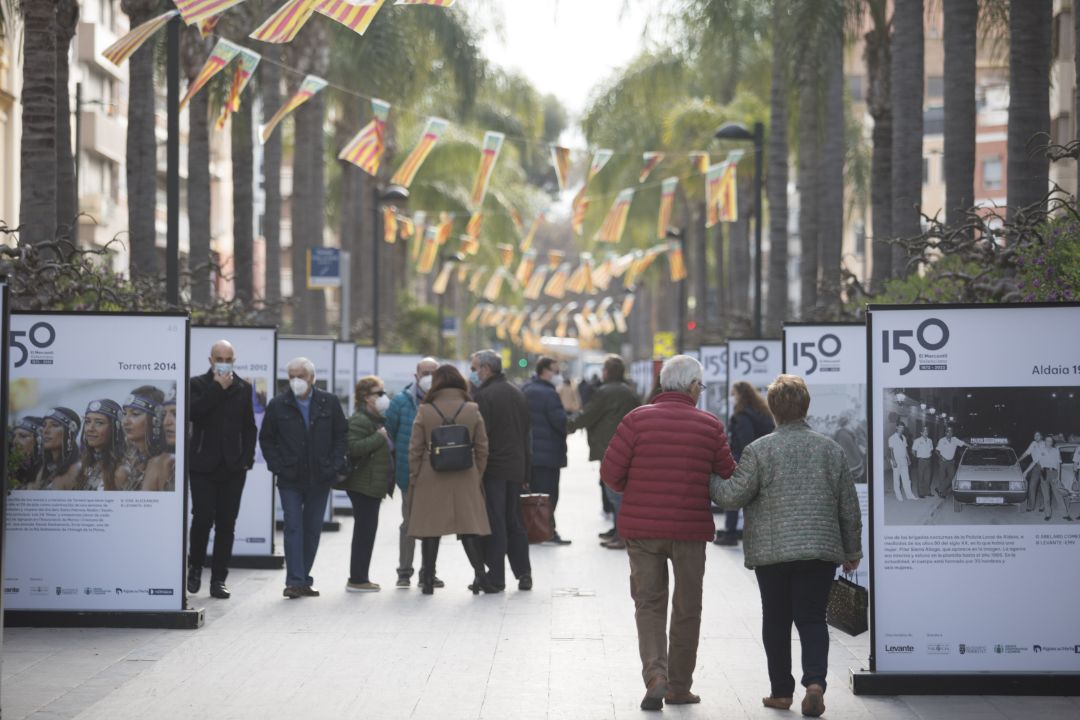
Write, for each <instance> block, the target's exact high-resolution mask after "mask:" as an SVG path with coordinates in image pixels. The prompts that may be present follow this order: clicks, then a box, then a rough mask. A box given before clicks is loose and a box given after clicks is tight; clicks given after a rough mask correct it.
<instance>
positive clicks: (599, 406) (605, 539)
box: [566, 355, 641, 550]
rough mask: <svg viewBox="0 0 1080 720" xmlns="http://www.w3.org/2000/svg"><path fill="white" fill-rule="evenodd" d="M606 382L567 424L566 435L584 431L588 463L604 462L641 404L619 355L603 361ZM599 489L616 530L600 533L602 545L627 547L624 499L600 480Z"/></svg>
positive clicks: (613, 548) (617, 548)
mask: <svg viewBox="0 0 1080 720" xmlns="http://www.w3.org/2000/svg"><path fill="white" fill-rule="evenodd" d="M600 372H601V374H602V375H603V383H602V384H601V385H600V386H599V387H598V388H596V389H595V390H593V392H592V394H591V395H590V397H589V401H588V402H587V403H585V407H584V409H583V410H582V411H581V414H580V415H576V416H574V417H572V418H570V421H569V422H568V423H567V425H566V430H567V432H576V431H577V430H580V429H582V428H584V429H585V432H586V433H587V434H588V437H589V461H590V462H592V461H594V460H603V459H604V453H605V452H606V451H607V448H608V443H610V442H611V438H612V437H614V435H615V430H616V429H617V428H618V427H619V423H620V422H622V419H623V418H624V417H626V414H627V413H628V412H630V411H631V410H633V409H634V408H636V407H638V406H639V405H641V400H640V399H639V398H638V396H637V393H635V392H634V390H633V388H631V387H630V386H629V385H627V384H626V364H625V363H623V359H622V358H621V357H619V356H618V355H608V356H607V357H606V358H604V365H603V368H602V369H601V371H600ZM600 487H601V488H602V489H603V492H604V496H605V497H606V498H607V499H608V502H610V503H611V507H612V510H613V515H614V518H615V527H613V528H611V529H610V530H608V531H607V532H603V533H600V538H601V540H602V542H601V543H600V544H601V545H603V546H604V547H606V548H609V549H611V550H622V549H624V548H626V543H624V542H623V538H622V535H621V533H619V530H618V528H619V507H620V505H621V503H622V496H621V495H619V493H618V492H616V491H615V490H613V489H612V488H611V487H610V486H608V485H607V484H606V483H604V482H603V480H601V482H600Z"/></svg>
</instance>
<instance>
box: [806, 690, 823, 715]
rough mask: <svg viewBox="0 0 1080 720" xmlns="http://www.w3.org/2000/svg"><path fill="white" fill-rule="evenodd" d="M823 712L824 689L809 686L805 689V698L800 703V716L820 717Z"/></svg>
mask: <svg viewBox="0 0 1080 720" xmlns="http://www.w3.org/2000/svg"><path fill="white" fill-rule="evenodd" d="M824 712H825V688H823V687H821V686H820V685H817V684H815V685H809V686H807V688H806V697H804V698H803V701H802V714H803V715H805V716H806V717H821V715H822V713H824Z"/></svg>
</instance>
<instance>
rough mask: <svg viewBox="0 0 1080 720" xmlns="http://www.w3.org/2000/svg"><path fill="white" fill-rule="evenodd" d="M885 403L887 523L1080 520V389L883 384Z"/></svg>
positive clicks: (882, 451)
mask: <svg viewBox="0 0 1080 720" xmlns="http://www.w3.org/2000/svg"><path fill="white" fill-rule="evenodd" d="M815 400H816V398H815ZM882 402H883V409H884V412H885V415H884V429H883V432H884V436H883V437H881V438H879V441H880V444H879V445H878V446H877V448H878V453H879V455H880V456H881V457H882V459H883V461H884V465H883V467H884V469H885V484H884V493H883V495H884V498H883V499H884V506H885V524H886V525H1051V524H1054V525H1062V524H1066V525H1067V524H1070V523H1080V455H1078V451H1080V389H1078V388H1076V387H1011V388H987V387H980V388H886V389H884V391H883V397H882Z"/></svg>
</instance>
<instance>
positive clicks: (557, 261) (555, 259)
mask: <svg viewBox="0 0 1080 720" xmlns="http://www.w3.org/2000/svg"><path fill="white" fill-rule="evenodd" d="M565 257H566V253H565V252H564V251H562V250H548V252H547V264H548V268H550V269H551V270H554V269H555V268H557V267H559V266H560V265H562V262H563V259H564V258H565Z"/></svg>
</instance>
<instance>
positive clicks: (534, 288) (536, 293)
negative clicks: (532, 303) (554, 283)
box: [522, 267, 548, 300]
mask: <svg viewBox="0 0 1080 720" xmlns="http://www.w3.org/2000/svg"><path fill="white" fill-rule="evenodd" d="M547 276H548V269H547V268H546V267H540V268H536V271H535V272H534V273H533V274H532V276H530V277H529V282H528V284H527V285H526V286H525V292H524V293H522V294H523V295H524V296H525V298H526V299H527V300H537V299H539V297H540V293H541V292H543V290H544V284H545V282H546V281H547Z"/></svg>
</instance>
